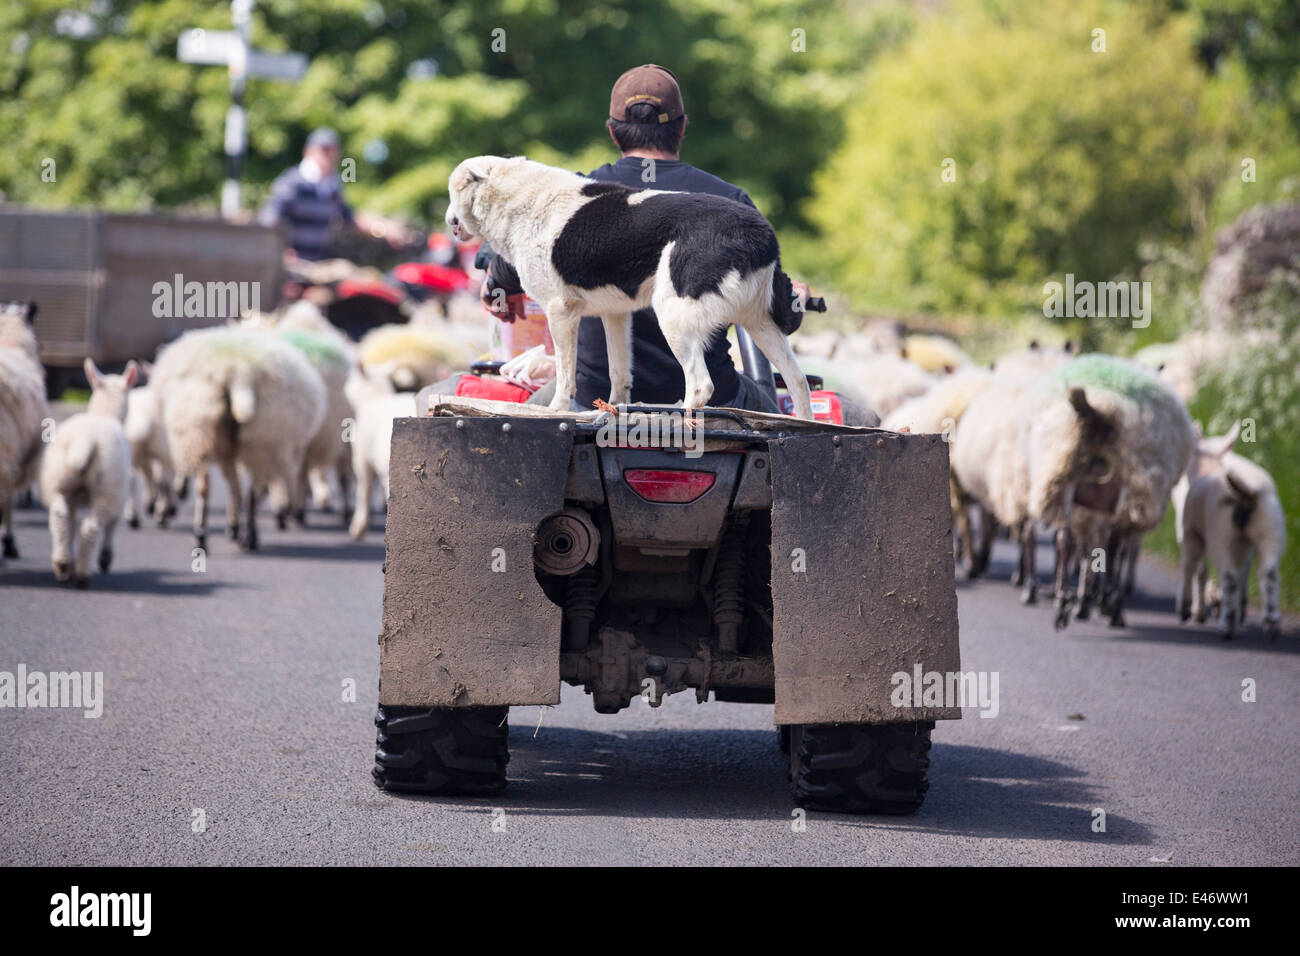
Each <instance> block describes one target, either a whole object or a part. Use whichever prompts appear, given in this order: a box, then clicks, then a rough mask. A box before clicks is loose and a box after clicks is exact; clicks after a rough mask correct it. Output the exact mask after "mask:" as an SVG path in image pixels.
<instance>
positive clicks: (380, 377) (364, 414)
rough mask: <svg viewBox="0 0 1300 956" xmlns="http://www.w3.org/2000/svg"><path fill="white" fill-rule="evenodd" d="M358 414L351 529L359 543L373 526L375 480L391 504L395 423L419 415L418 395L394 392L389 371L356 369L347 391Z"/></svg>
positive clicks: (353, 466)
mask: <svg viewBox="0 0 1300 956" xmlns="http://www.w3.org/2000/svg"><path fill="white" fill-rule="evenodd" d="M346 392H347V396H348V400H349V401H350V402H351V403H352V407H353V409H355V412H356V424H355V426H354V428H353V430H352V435H351V439H350V440H351V445H352V471H353V474H354V475H355V476H356V480H357V492H356V505H355V508H354V510H353V513H352V525H351V527H350V529H349V531H350V533H351V535H352V537H353V538H355V539H357V540H360V539H361V538H362V537H363V536H364V535H365V533H366V528H367V527H368V526H369V524H370V493H371V489H372V488H373V486H374V482H375V480H376V479H378V481H379V486H380V487H381V488H382V489H383V492H384V500H385V501H387V500H388V458H389V451H390V446H391V445H392V440H393V419H395V418H404V417H410V416H412V415H415V414H416V410H415V394H414V393H413V392H395V391H394V390H393V386H392V379H391V377H390V376H389V375H388V374H387V370H386V369H380V370H368V369H364V368H357V369H354V370H353V372H352V374H351V375H350V376H349V377H348V383H347V387H346Z"/></svg>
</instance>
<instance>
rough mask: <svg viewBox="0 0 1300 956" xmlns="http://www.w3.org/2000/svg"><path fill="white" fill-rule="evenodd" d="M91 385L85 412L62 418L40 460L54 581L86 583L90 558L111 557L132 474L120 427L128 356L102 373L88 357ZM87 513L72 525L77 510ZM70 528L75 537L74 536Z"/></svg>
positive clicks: (131, 369)
mask: <svg viewBox="0 0 1300 956" xmlns="http://www.w3.org/2000/svg"><path fill="white" fill-rule="evenodd" d="M85 368H86V378H87V379H88V380H89V382H90V387H91V389H92V390H93V391H92V394H91V396H90V404H89V405H88V406H87V408H86V410H85V411H84V412H80V413H78V414H76V415H73V416H72V417H71V418H68V419H66V420H64V421H63V422H60V423H59V425H58V427H57V428H56V429H55V433H54V440H53V441H52V442H50V447H49V448H48V449H47V450H46V452H45V460H44V461H43V462H42V463H41V498H42V499H43V500H44V501H45V504H46V506H47V507H48V508H49V509H50V538H51V539H52V541H53V545H52V548H51V552H50V563H51V564H52V565H53V567H54V578H55V580H56V581H67V580H68V579H69V578H71V579H72V581H73V583H74V584H76V585H77V587H82V588H84V587H87V586H88V585H89V584H90V562H91V561H92V560H95V559H98V564H99V570H100V571H101V572H107V571H108V569H109V566H110V565H111V564H112V563H113V531H114V530H115V529H116V528H117V522H118V520H119V519H120V518H121V517H122V508H123V506H124V505H125V504H126V497H127V490H128V488H127V486H128V484H129V483H130V480H131V446H130V443H128V442H127V440H126V432H124V431H123V430H122V421H123V419H125V418H126V395H127V392H128V390H129V389H130V388H131V386H132V385H134V384H135V380H136V376H137V375H138V374H139V373H138V370H137V368H136V364H135V363H134V362H131V363H129V364H128V365H127V367H126V371H125V372H123V373H122V374H121V375H102V374H101V373H100V371H99V369H97V368H95V363H94V362H92V361H91V360H90V359H86V365H85ZM79 508H89V509H90V513H89V514H88V515H86V517H85V518H83V519H82V521H81V525H80V528H79V529H78V528H77V527H76V517H77V510H78V509H79ZM74 534H77V536H78V538H79V540H78V541H77V542H74V541H73V536H74Z"/></svg>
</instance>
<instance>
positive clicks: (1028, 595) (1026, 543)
mask: <svg viewBox="0 0 1300 956" xmlns="http://www.w3.org/2000/svg"><path fill="white" fill-rule="evenodd" d="M1035 530H1036V529H1035V527H1034V523H1033V522H1032V521H1030V520H1029V519H1028V518H1026V519H1025V520H1024V521H1022V522H1021V523H1020V562H1021V566H1022V567H1023V568H1024V569H1025V588H1024V590H1023V591H1021V592H1020V603H1022V604H1037V603H1038V555H1037V551H1036V549H1037V541H1036V540H1035V537H1034V532H1035ZM1061 626H1063V625H1061V624H1059V623H1058V624H1057V627H1058V628H1059V627H1061Z"/></svg>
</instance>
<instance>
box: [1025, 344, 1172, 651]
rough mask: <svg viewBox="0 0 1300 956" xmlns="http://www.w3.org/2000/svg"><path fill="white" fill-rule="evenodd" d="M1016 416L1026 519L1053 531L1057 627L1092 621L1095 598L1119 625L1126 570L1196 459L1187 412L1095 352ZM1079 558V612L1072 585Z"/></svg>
mask: <svg viewBox="0 0 1300 956" xmlns="http://www.w3.org/2000/svg"><path fill="white" fill-rule="evenodd" d="M1018 417H1019V419H1020V420H1021V421H1022V422H1027V423H1028V425H1027V427H1024V428H1022V432H1021V434H1022V436H1023V437H1022V440H1023V442H1024V446H1023V448H1024V452H1025V454H1026V458H1027V463H1028V468H1027V471H1026V476H1027V478H1028V484H1027V486H1026V498H1025V505H1026V510H1027V517H1028V519H1029V522H1030V523H1031V524H1032V525H1036V524H1038V523H1042V524H1045V525H1047V526H1048V527H1049V528H1051V529H1053V530H1054V531H1055V532H1056V558H1057V564H1056V581H1055V594H1056V611H1057V616H1056V626H1057V627H1058V628H1061V627H1064V626H1065V625H1066V624H1067V623H1068V622H1069V617H1070V613H1071V610H1072V608H1073V609H1074V613H1075V616H1076V617H1078V618H1080V619H1085V618H1087V617H1088V616H1089V614H1090V613H1091V608H1092V604H1093V602H1094V601H1095V600H1097V599H1098V598H1100V600H1101V602H1102V608H1103V610H1105V611H1107V612H1108V613H1109V615H1110V623H1111V624H1112V625H1113V626H1119V625H1122V624H1123V623H1124V618H1123V605H1124V588H1123V582H1124V579H1125V572H1126V569H1127V567H1128V566H1129V565H1130V564H1131V563H1133V562H1134V561H1136V556H1137V546H1138V544H1139V542H1140V541H1141V539H1142V537H1143V536H1144V535H1145V534H1146V533H1147V532H1149V531H1151V530H1153V529H1154V528H1155V527H1156V526H1157V525H1159V523H1160V520H1161V518H1163V516H1164V512H1165V507H1166V505H1167V502H1168V499H1169V493H1170V490H1171V489H1172V488H1173V486H1174V484H1175V482H1177V481H1178V477H1179V475H1181V474H1182V473H1183V471H1184V470H1185V469H1186V467H1187V461H1188V458H1189V456H1190V455H1191V452H1192V446H1193V443H1194V441H1195V432H1194V430H1193V428H1192V422H1191V418H1190V417H1189V416H1188V414H1187V408H1186V406H1184V405H1183V403H1182V400H1181V399H1179V398H1178V396H1177V395H1175V394H1174V393H1173V391H1172V390H1171V389H1169V388H1168V387H1167V386H1166V385H1164V384H1163V383H1162V382H1161V381H1160V380H1159V379H1158V378H1156V376H1155V375H1153V374H1151V373H1150V372H1148V371H1147V370H1146V369H1143V368H1142V367H1141V366H1139V365H1137V364H1136V363H1134V362H1132V361H1130V360H1128V359H1122V358H1118V357H1116V356H1112V355H1101V354H1093V355H1083V356H1079V357H1078V358H1076V359H1074V360H1073V361H1071V362H1069V363H1067V364H1066V365H1064V366H1062V367H1061V368H1059V369H1056V370H1055V371H1053V372H1050V373H1049V374H1048V375H1047V376H1045V377H1044V378H1043V379H1042V380H1041V381H1040V382H1039V383H1038V384H1037V385H1036V386H1035V387H1034V388H1033V389H1031V390H1030V391H1029V392H1027V393H1026V394H1025V395H1024V396H1023V397H1022V398H1021V401H1020V406H1019V409H1018ZM1027 546H1028V545H1027ZM1102 556H1104V558H1103V560H1102V561H1101V562H1100V565H1098V563H1097V561H1098V558H1099V557H1102ZM1076 557H1077V558H1078V569H1079V574H1078V597H1077V607H1075V605H1076V599H1075V598H1074V596H1072V595H1071V594H1069V592H1068V591H1067V588H1066V577H1067V575H1068V572H1069V567H1070V565H1071V564H1072V563H1073V562H1074V559H1075V558H1076Z"/></svg>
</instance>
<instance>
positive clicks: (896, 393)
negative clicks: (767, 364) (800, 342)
mask: <svg viewBox="0 0 1300 956" xmlns="http://www.w3.org/2000/svg"><path fill="white" fill-rule="evenodd" d="M799 367H800V368H802V369H803V370H804V372H805V373H808V374H812V375H818V376H820V377H821V379H822V381H823V382H824V383H825V387H826V388H828V389H830V390H831V391H834V392H838V393H839V394H841V395H844V396H847V397H848V398H849V400H850V401H852V402H855V403H856V404H858V405H861V406H863V407H864V408H869V409H872V410H874V411H875V412H877V413H878V414H879V415H881V416H882V417H884V416H886V415H888V414H889V413H890V412H892V411H893V410H894V409H895V408H897V407H898V406H899V405H901V404H902V403H903V402H904V401H906V400H907V399H909V398H914V397H915V396H917V395H923V394H924V393H925V392H927V391H929V390H930V387H931V386H932V385H933V384H934V383H935V381H936V379H935V377H934V376H932V375H930V374H929V373H927V372H925V371H924V370H922V369H921V367H920V366H918V365H916V364H915V363H913V362H909V361H908V360H907V359H905V358H903V357H902V356H901V355H899V354H897V353H892V352H885V353H871V354H859V353H850V352H847V351H842V350H840V349H837V350H836V352H835V355H834V357H833V358H828V359H817V358H802V359H800V360H799Z"/></svg>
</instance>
